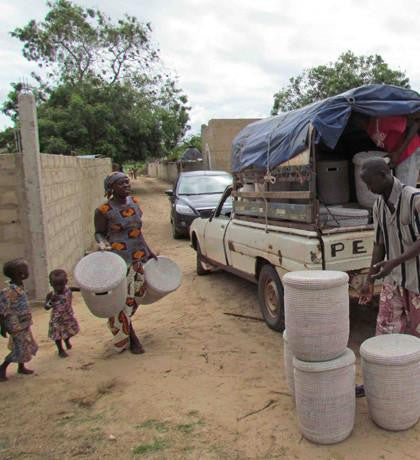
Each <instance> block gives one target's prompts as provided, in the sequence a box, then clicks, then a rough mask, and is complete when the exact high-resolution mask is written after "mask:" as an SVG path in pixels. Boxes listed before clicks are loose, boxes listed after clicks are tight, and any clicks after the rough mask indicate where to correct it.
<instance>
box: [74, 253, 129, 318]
mask: <svg viewBox="0 0 420 460" xmlns="http://www.w3.org/2000/svg"><path fill="white" fill-rule="evenodd" d="M126 274H127V264H126V263H125V261H124V259H123V258H122V257H120V256H119V255H117V254H114V253H112V252H108V251H103V252H93V253H92V254H89V255H87V256H85V257H83V259H81V260H80V261H79V262H78V264H77V265H76V267H75V269H74V277H75V279H76V282H77V283H78V285H79V286H80V292H81V294H82V296H83V299H84V301H85V303H86V305H87V306H88V308H89V310H90V311H91V313H93V314H94V315H95V316H98V317H100V318H110V317H111V316H114V315H116V314H117V313H119V312H120V311H121V310H122V309H123V308H124V305H125V301H126V297H127V279H126Z"/></svg>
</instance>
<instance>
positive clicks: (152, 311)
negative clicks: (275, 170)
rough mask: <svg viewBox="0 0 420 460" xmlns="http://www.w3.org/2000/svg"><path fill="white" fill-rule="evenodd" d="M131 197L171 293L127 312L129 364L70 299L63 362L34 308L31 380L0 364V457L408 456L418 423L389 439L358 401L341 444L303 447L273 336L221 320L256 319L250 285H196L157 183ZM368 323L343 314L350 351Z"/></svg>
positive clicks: (146, 183)
mask: <svg viewBox="0 0 420 460" xmlns="http://www.w3.org/2000/svg"><path fill="white" fill-rule="evenodd" d="M134 188H135V192H136V193H137V194H138V195H139V196H140V198H141V199H142V203H143V210H144V223H145V229H144V234H145V235H146V238H147V240H148V241H149V244H150V245H151V246H152V247H153V248H154V249H155V250H158V251H160V253H161V254H165V255H168V256H169V257H171V258H173V259H174V260H176V261H177V262H178V263H179V265H180V267H181V268H182V271H183V274H184V278H183V284H182V287H181V288H180V289H179V290H178V291H177V292H175V293H173V294H172V295H170V296H167V297H166V298H164V299H162V300H161V301H160V302H159V303H157V304H154V305H151V306H146V307H143V308H141V310H139V311H138V312H137V314H136V316H135V319H134V325H135V327H136V329H137V331H138V333H139V335H140V337H141V339H142V342H143V344H144V346H145V348H146V353H145V354H144V355H141V356H134V355H132V354H130V353H129V352H125V353H122V354H120V355H114V354H113V353H111V352H110V349H109V339H110V333H109V331H108V330H107V328H106V325H105V322H104V321H102V320H100V319H99V318H96V317H94V316H92V315H91V314H90V313H89V311H88V310H87V308H86V306H85V305H84V303H83V300H82V299H81V298H80V295H79V294H76V296H75V302H74V307H75V311H76V314H77V317H78V319H79V321H80V325H81V333H80V334H79V335H78V336H77V337H76V338H75V339H74V341H73V342H74V348H73V349H72V350H71V352H70V357H69V358H67V359H60V358H58V357H57V354H56V352H55V347H54V345H53V343H52V342H50V341H49V340H48V339H47V327H48V313H47V312H45V311H44V310H43V309H40V308H38V309H35V311H34V323H35V324H34V328H33V330H34V335H35V336H36V338H37V340H38V343H39V346H40V350H39V352H38V355H37V356H36V358H35V359H34V360H33V361H31V363H30V366H31V367H32V368H34V369H35V370H36V374H35V375H34V376H20V375H17V374H16V373H15V367H14V365H11V366H10V368H9V377H10V380H9V381H8V382H6V383H2V384H1V388H0V410H1V416H0V458H1V459H17V458H19V459H23V458H25V459H38V458H39V459H67V458H73V457H79V458H92V459H99V458H101V459H102V458H114V459H126V458H127V459H129V458H137V457H139V458H141V457H145V458H155V459H183V458H187V459H199V458H200V459H201V458H203V459H219V458H220V459H277V458H286V459H331V460H332V459H334V460H344V459H405V458H407V459H419V458H420V425H417V427H415V428H413V429H411V430H408V431H406V432H401V433H390V432H387V431H384V430H382V429H379V428H378V427H376V426H375V425H374V424H373V423H372V422H371V421H370V419H369V417H368V414H367V405H366V400H365V399H362V400H358V401H357V416H356V424H355V427H354V431H353V434H352V435H351V437H350V438H349V439H347V440H346V441H344V442H342V443H340V444H337V445H333V446H319V445H315V444H312V443H310V442H308V441H306V440H305V439H303V438H302V436H301V434H300V432H299V429H298V426H297V420H296V414H295V410H294V406H293V404H292V400H291V398H290V396H289V395H288V392H287V386H286V383H285V380H284V372H283V358H282V356H283V348H282V338H281V335H280V334H278V333H275V332H273V331H272V330H270V329H268V328H267V327H266V326H265V324H264V323H262V322H258V321H253V320H245V319H238V318H234V317H231V316H226V315H224V313H225V312H233V313H240V314H247V315H251V316H260V313H259V309H258V303H257V295H256V287H255V286H254V285H252V284H249V283H247V282H245V281H243V280H241V279H238V278H235V277H234V276H231V275H228V274H226V273H222V272H220V273H214V274H211V275H209V276H206V277H198V276H197V275H196V273H195V252H194V251H193V250H192V249H191V248H190V246H189V242H188V241H187V240H173V239H172V237H171V232H170V225H169V205H168V200H167V198H166V196H165V195H164V194H163V190H164V189H165V188H168V185H167V184H165V183H163V182H159V181H157V180H155V179H150V178H141V179H140V180H138V181H136V183H135V184H134ZM374 318H375V312H374V311H372V310H368V309H363V310H360V309H358V308H357V307H355V308H353V311H352V335H351V346H352V348H353V349H354V350H355V351H357V350H358V347H359V345H360V343H361V341H363V340H364V339H365V338H367V337H369V336H370V335H371V334H372V331H373V325H374ZM5 354H6V341H5V340H4V339H3V340H1V343H0V356H4V355H5ZM358 380H359V381H360V368H359V365H358ZM269 403H270V405H269V407H268V408H266V409H265V410H262V411H259V412H257V413H255V414H252V415H249V414H250V413H252V412H254V411H258V410H260V409H262V408H263V407H264V406H266V405H268V404H269Z"/></svg>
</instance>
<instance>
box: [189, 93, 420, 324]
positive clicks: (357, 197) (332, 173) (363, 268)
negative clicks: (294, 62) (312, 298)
mask: <svg viewBox="0 0 420 460" xmlns="http://www.w3.org/2000/svg"><path fill="white" fill-rule="evenodd" d="M417 112H420V97H419V95H418V94H417V93H416V92H414V91H412V90H409V89H405V88H400V87H397V86H392V85H365V86H361V87H359V88H353V89H351V90H349V91H346V92H345V93H342V94H339V95H336V96H332V97H330V98H328V99H325V100H323V101H319V102H315V103H313V104H310V105H308V106H305V107H302V108H300V109H297V110H293V111H291V112H286V113H281V114H279V115H277V116H275V117H270V118H267V119H264V120H259V121H257V122H254V123H251V124H249V125H247V126H246V127H245V128H243V129H242V130H241V131H240V132H239V133H238V135H237V136H236V137H235V139H234V140H233V142H232V161H231V169H232V176H233V185H232V187H228V188H227V189H226V190H225V192H224V194H223V196H222V198H221V201H220V202H219V204H218V206H217V208H216V209H215V211H214V213H213V214H212V215H211V216H210V217H208V218H198V219H195V220H194V221H193V223H192V225H191V228H190V237H191V242H192V246H193V247H194V249H195V250H196V253H197V273H198V274H199V275H204V274H207V273H209V272H210V271H212V270H214V269H223V270H226V271H229V272H232V273H234V274H236V275H238V276H241V277H243V278H245V279H248V280H250V281H252V282H254V283H257V284H258V297H259V303H260V307H261V311H262V314H263V316H264V319H265V321H266V323H267V324H268V326H269V327H271V328H273V329H275V330H280V331H281V330H282V329H283V328H284V308H283V286H282V281H281V280H282V278H283V276H284V274H285V273H287V272H289V271H295V270H340V271H345V272H347V273H348V274H349V284H350V295H351V296H358V292H357V291H358V290H359V289H360V287H361V285H362V284H363V282H364V278H365V276H366V274H367V272H368V270H369V266H370V260H371V253H372V249H373V241H374V234H373V233H374V231H373V224H372V213H371V209H372V205H373V203H374V201H375V199H376V197H375V196H374V195H373V194H372V193H371V192H370V191H369V190H368V189H367V187H366V185H365V184H364V182H363V181H362V180H361V179H360V170H361V168H362V165H363V161H365V160H366V158H370V157H371V156H372V155H380V156H383V155H386V152H384V151H383V143H381V142H382V141H381V136H382V134H383V133H376V134H377V135H376V136H373V137H371V134H370V133H368V132H367V130H366V127H364V126H362V124H361V123H360V120H361V119H363V120H365V121H368V122H369V123H370V122H371V121H374V120H375V119H378V118H380V117H390V116H391V117H392V116H394V115H399V116H401V115H404V116H409V115H410V114H413V113H417Z"/></svg>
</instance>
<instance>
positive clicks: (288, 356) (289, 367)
mask: <svg viewBox="0 0 420 460" xmlns="http://www.w3.org/2000/svg"><path fill="white" fill-rule="evenodd" d="M283 361H284V373H285V374H286V382H287V387H288V388H289V391H290V394H291V395H292V398H293V400H295V379H294V375H293V372H294V371H293V354H292V352H291V351H290V348H289V345H288V344H287V332H286V331H284V332H283Z"/></svg>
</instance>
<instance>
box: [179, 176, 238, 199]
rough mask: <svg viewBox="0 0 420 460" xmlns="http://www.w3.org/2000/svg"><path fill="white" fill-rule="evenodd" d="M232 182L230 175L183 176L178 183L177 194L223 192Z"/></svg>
mask: <svg viewBox="0 0 420 460" xmlns="http://www.w3.org/2000/svg"><path fill="white" fill-rule="evenodd" d="M230 184H232V176H230V175H229V174H221V175H220V176H216V175H212V176H210V175H209V176H198V175H197V176H184V177H181V180H180V182H179V185H178V194H179V195H202V194H206V193H223V192H224V191H225V188H226V187H227V186H228V185H230Z"/></svg>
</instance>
